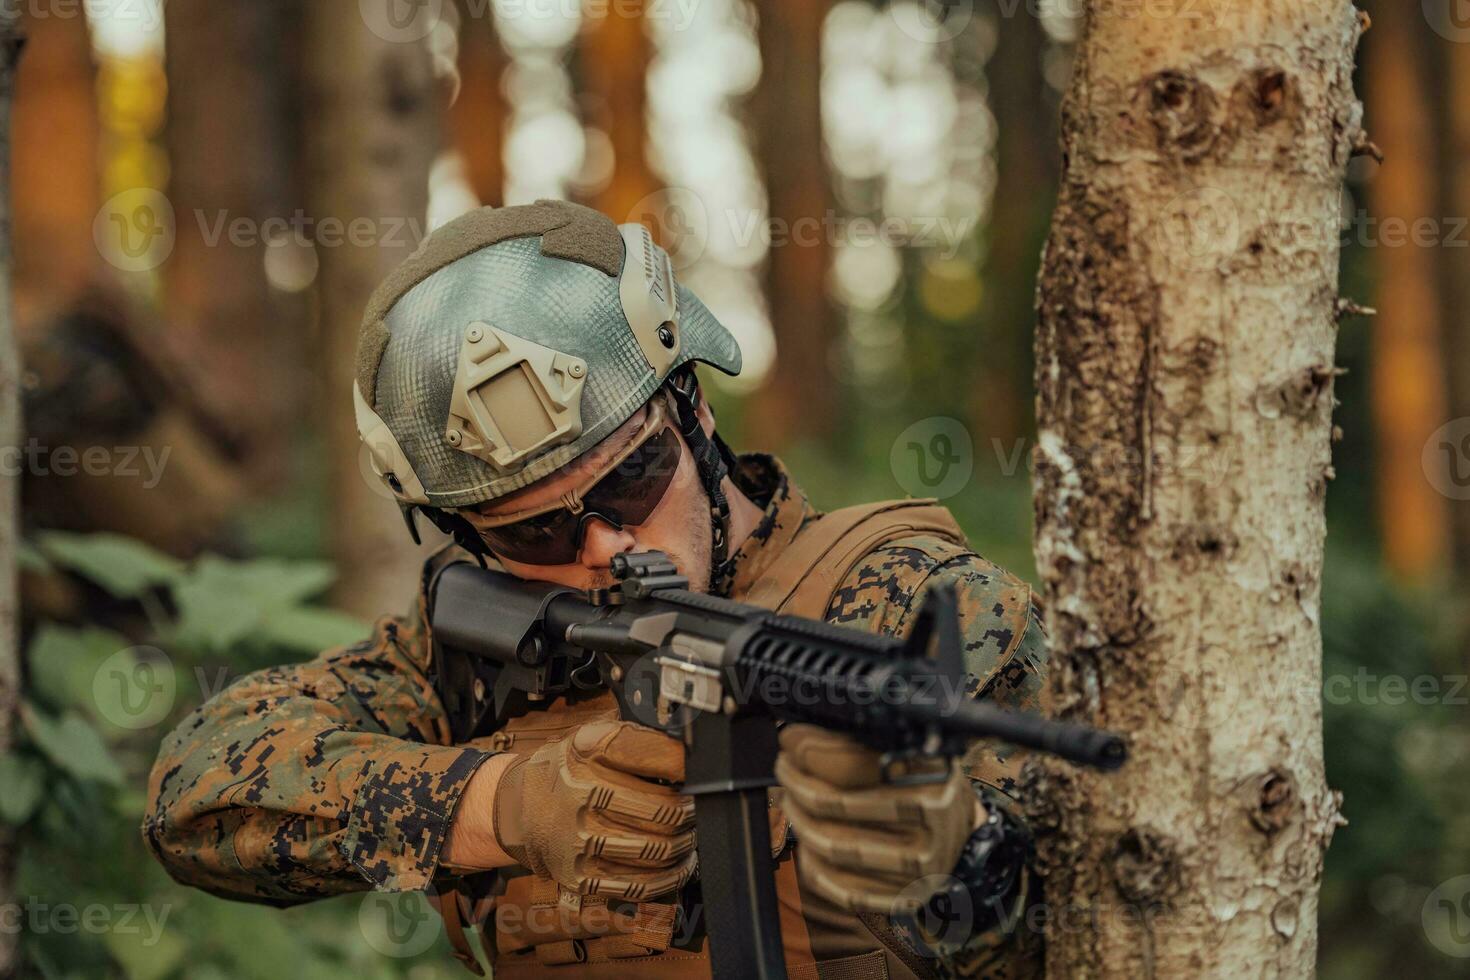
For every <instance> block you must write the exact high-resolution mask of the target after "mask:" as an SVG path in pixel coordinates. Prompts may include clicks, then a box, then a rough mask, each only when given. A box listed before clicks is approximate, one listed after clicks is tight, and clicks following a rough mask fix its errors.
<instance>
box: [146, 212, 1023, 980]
mask: <svg viewBox="0 0 1470 980" xmlns="http://www.w3.org/2000/svg"><path fill="white" fill-rule="evenodd" d="M696 361H700V362H704V363H706V364H708V365H711V366H713V367H715V368H717V369H719V370H721V371H724V372H726V373H728V374H735V373H738V371H739V370H740V351H739V348H738V347H737V345H736V344H735V342H734V339H733V338H732V337H731V336H730V334H729V333H728V332H727V331H726V330H725V329H724V328H723V327H722V326H721V325H720V323H719V322H718V321H717V320H716V319H715V317H714V316H713V315H712V314H711V313H710V311H709V310H708V309H706V308H705V306H704V305H703V304H702V303H700V301H699V300H698V299H697V298H696V297H695V296H694V295H693V293H691V292H690V291H689V290H688V289H687V288H686V287H684V286H683V285H680V284H678V283H677V282H676V281H675V279H674V275H673V270H672V268H671V266H670V263H669V260H668V256H667V255H666V254H665V253H664V252H663V250H662V249H660V248H659V247H658V246H657V245H655V244H654V243H653V241H652V240H651V238H650V237H649V235H648V233H647V231H645V230H644V229H643V228H642V227H641V226H639V225H623V226H621V227H619V226H616V225H614V224H613V222H611V221H610V220H608V219H607V218H605V217H604V216H602V215H600V214H597V213H596V212H593V211H590V210H588V209H586V208H583V207H580V206H577V205H573V204H567V203H564V202H558V201H540V202H537V203H536V204H533V205H528V206H522V207H508V208H502V209H489V208H486V209H482V210H479V211H476V212H473V213H471V214H468V215H465V216H464V217H462V218H460V219H458V220H456V221H454V222H451V223H450V224H448V225H446V226H444V227H443V228H441V229H439V230H438V231H436V232H435V233H434V234H433V235H432V236H430V237H429V238H428V239H427V240H426V241H425V243H424V244H423V246H422V247H421V248H420V249H419V250H418V251H417V252H416V253H415V254H414V255H413V256H412V257H410V258H409V259H408V260H407V261H406V262H405V263H404V264H403V265H402V266H401V267H400V268H399V269H397V270H396V271H395V272H394V273H393V274H392V275H391V276H390V277H389V278H388V279H387V281H386V282H384V283H383V285H382V286H381V287H380V288H379V289H378V291H377V292H376V294H375V295H374V296H373V298H372V300H371V301H370V303H369V304H368V309H367V312H366V316H365V318H364V325H363V331H362V338H361V342H360V346H359V352H358V372H357V383H356V386H355V391H354V393H353V394H354V402H355V406H356V412H357V422H358V427H359V431H360V432H361V435H362V438H363V440H364V442H365V444H366V446H367V447H368V450H369V452H370V453H371V457H372V460H373V466H374V469H375V470H376V472H377V473H378V475H379V476H380V477H381V478H382V480H383V481H384V483H385V484H386V486H387V487H388V488H389V489H390V490H391V491H392V493H393V495H394V496H395V498H396V499H397V501H398V502H399V504H400V506H401V507H402V509H403V512H404V514H405V517H406V519H407V521H408V523H409V527H410V530H413V529H414V517H415V515H416V514H421V515H423V516H424V517H426V518H427V519H428V520H430V521H432V522H433V523H434V524H435V525H437V526H438V527H439V528H440V529H442V530H444V531H446V532H447V533H449V534H450V535H452V536H453V537H454V539H455V544H454V545H452V546H450V547H449V548H447V549H445V550H444V551H442V552H441V553H440V554H438V555H436V556H435V558H433V559H431V560H430V561H429V562H428V564H427V566H426V569H425V573H424V578H423V580H422V582H421V583H420V594H419V602H418V608H417V610H416V613H415V614H414V615H412V616H410V617H408V618H406V619H402V618H384V619H381V620H379V622H378V623H377V624H376V626H375V629H374V634H373V636H372V638H371V639H369V640H366V641H364V642H362V643H359V644H357V645H356V646H352V647H348V648H346V649H341V650H335V651H330V652H328V653H326V654H323V655H322V656H321V657H319V658H318V659H316V660H314V661H311V662H309V663H305V664H299V665H295V666H290V667H280V668H274V669H271V670H267V671H263V672H261V673H259V674H255V675H252V676H250V677H248V678H245V679H243V680H242V681H241V682H240V683H237V684H236V685H234V686H232V687H231V688H230V689H228V690H226V691H225V692H222V693H221V694H220V695H219V696H217V697H216V698H214V699H213V700H211V701H210V702H208V703H207V704H205V705H203V706H202V707H201V708H199V709H197V710H196V711H195V712H194V713H193V714H191V715H190V716H189V717H188V718H187V719H186V720H185V721H184V722H183V723H182V724H181V725H180V726H179V728H178V729H177V730H176V731H175V732H173V733H172V734H171V735H170V736H169V737H168V738H167V739H166V740H165V741H164V743H163V746H162V749H161V752H160V755H159V759H158V762H157V764H156V765H155V767H154V770H153V775H152V779H151V783H150V792H149V797H150V807H149V811H148V813H147V816H146V818H145V822H144V826H143V833H144V836H145V838H146V840H147V842H148V844H149V846H150V847H151V848H152V850H153V852H154V853H155V854H157V856H158V858H159V860H160V861H162V862H163V864H164V865H165V867H167V868H168V870H169V872H170V873H171V874H172V875H173V876H174V877H175V878H177V879H178V880H180V881H182V882H184V883H187V884H190V885H194V886H197V887H199V888H202V889H205V890H206V891H209V892H212V893H215V894H218V895H223V896H227V897H231V898H241V899H247V900H253V901H261V902H267V903H271V904H276V905H289V904H294V903H297V902H302V901H307V900H310V899H314V898H319V897H322V896H328V895H336V894H341V893H344V892H351V891H360V890H365V889H369V888H377V889H384V890H389V891H406V890H415V889H424V890H427V891H428V892H429V893H430V895H431V896H432V897H433V899H434V900H435V902H436V906H437V907H438V908H439V910H440V912H441V913H442V914H443V915H444V917H445V922H446V927H447V933H448V936H449V939H450V941H451V944H452V945H453V946H454V948H455V951H456V955H457V956H459V957H460V959H461V960H462V961H464V962H465V963H466V965H467V966H469V967H470V968H471V969H473V970H474V971H475V972H479V971H480V968H479V965H478V964H477V963H476V960H475V957H474V955H473V953H472V952H471V950H470V948H469V945H468V943H467V941H466V932H465V927H466V926H467V925H474V926H479V927H480V934H481V941H482V943H484V946H485V952H486V955H487V956H488V958H489V959H490V961H491V962H492V964H493V970H494V975H495V976H496V978H497V980H515V978H518V977H533V976H534V977H550V978H566V980H590V978H605V977H624V976H631V975H640V976H646V977H658V978H662V977H681V978H682V977H704V976H708V975H709V970H710V966H709V961H708V954H707V948H708V946H707V941H706V940H707V937H706V936H705V935H704V933H703V931H702V927H701V925H700V916H699V901H698V879H697V873H696V872H697V869H696V866H695V854H694V830H695V828H694V822H693V807H692V804H691V802H690V800H689V799H688V798H687V797H684V796H682V795H681V794H680V793H679V792H678V790H677V788H676V787H677V785H678V783H679V782H680V780H681V779H682V776H683V758H684V756H683V746H682V745H681V744H680V743H678V742H676V741H674V740H672V739H670V738H669V737H667V736H665V735H663V734H661V733H659V732H655V731H653V730H651V729H646V728H641V727H639V726H637V725H635V724H632V723H629V722H624V721H619V720H618V717H617V710H616V706H615V704H614V703H613V700H612V698H611V696H610V694H609V693H608V692H606V691H600V692H593V693H590V694H588V695H586V696H581V697H575V698H569V697H558V698H556V699H554V700H552V701H549V702H542V703H536V702H531V701H522V702H520V703H518V704H514V705H512V706H511V707H510V708H509V709H508V710H506V711H503V712H500V713H499V714H496V713H494V712H488V711H486V710H485V704H484V702H485V700H486V699H485V692H484V690H483V688H482V687H480V686H475V687H474V688H473V690H470V691H467V690H464V688H465V687H469V686H471V685H472V681H471V680H470V679H471V678H473V672H472V671H469V670H467V669H466V667H465V665H464V664H456V663H453V662H449V661H452V659H453V658H452V657H451V656H450V655H448V654H444V653H442V652H437V651H436V648H435V646H434V644H433V637H432V635H431V630H430V628H429V625H428V624H429V617H428V615H427V610H426V608H425V604H426V602H427V595H428V592H427V584H428V582H429V581H430V578H431V577H432V575H433V574H434V573H435V572H436V570H438V569H440V568H442V567H444V565H445V564H446V563H448V562H451V561H455V560H466V559H467V557H468V555H475V556H479V558H480V559H481V560H485V561H489V562H494V563H496V564H498V565H499V566H500V567H501V568H503V569H504V570H506V571H508V572H510V573H512V574H513V575H515V576H518V577H521V578H525V579H535V580H541V581H548V582H554V583H558V584H562V585H567V586H571V587H574V588H579V589H587V588H597V587H605V586H607V585H609V584H610V583H611V581H612V578H611V574H610V571H609V565H610V562H611V559H612V557H613V556H614V555H616V554H619V553H622V552H627V551H643V550H655V549H656V550H659V551H663V552H665V553H667V554H668V555H670V556H672V557H673V558H674V560H675V562H676V563H677V564H678V566H679V568H680V570H681V571H682V572H683V573H684V574H685V575H686V576H687V577H688V578H689V579H690V581H691V582H694V583H698V584H697V585H696V586H695V587H698V588H704V589H707V590H708V591H710V592H712V593H716V594H722V595H727V596H730V597H733V598H735V599H740V600H743V601H747V602H753V603H757V604H761V605H767V606H770V607H772V608H780V609H782V610H784V611H787V612H793V613H798V614H802V615H807V616H812V617H818V618H824V619H826V620H827V621H829V622H833V623H840V624H845V625H848V626H853V627H857V628H860V629H865V630H869V631H872V632H875V633H885V634H894V635H903V634H905V633H906V631H907V630H908V629H909V628H910V627H911V626H912V623H913V618H914V615H915V613H916V611H917V610H918V608H919V606H920V604H921V603H922V601H923V599H924V596H925V594H926V592H927V591H928V590H929V589H931V588H933V587H935V586H936V585H937V584H939V583H944V584H946V585H951V586H953V587H954V588H955V589H956V592H957V596H958V599H959V605H960V616H961V628H962V631H963V635H964V639H965V656H966V669H967V685H968V687H967V691H968V693H970V694H973V696H975V697H984V698H990V699H993V700H994V701H996V702H998V703H1000V704H1003V705H1005V706H1008V707H1014V708H1035V707H1036V706H1037V701H1038V698H1039V694H1040V691H1041V689H1042V675H1043V672H1044V664H1045V656H1046V646H1045V639H1044V637H1043V634H1042V632H1041V627H1040V624H1039V619H1038V616H1037V611H1036V607H1035V605H1034V603H1033V601H1032V597H1031V592H1030V590H1029V589H1028V588H1027V586H1026V585H1024V584H1023V583H1021V582H1020V581H1019V580H1017V579H1016V578H1014V577H1012V576H1011V575H1009V574H1007V573H1006V572H1004V571H1002V570H1001V569H999V568H997V567H996V566H995V565H992V564H991V563H989V562H987V561H986V560H985V559H983V558H981V557H980V556H978V555H976V554H975V553H974V552H973V551H971V550H970V549H969V548H968V547H967V545H966V543H965V541H964V538H963V535H962V534H961V533H960V531H959V529H958V528H957V527H956V526H955V524H954V522H953V520H952V519H951V518H950V517H949V516H948V514H947V512H945V511H943V510H942V509H941V508H938V507H935V506H923V505H924V504H926V503H927V502H917V503H915V502H907V501H898V502H892V503H888V504H879V505H871V506H866V507H857V508H848V509H846V510H843V511H837V512H834V513H832V514H828V515H822V514H819V513H818V512H817V511H816V510H815V509H814V508H813V507H812V505H811V504H810V503H809V502H808V501H807V499H806V497H805V496H804V495H803V494H802V492H801V490H800V489H799V488H798V487H797V486H796V485H795V483H793V482H792V480H791V478H790V477H789V475H788V474H787V473H786V471H785V469H784V468H783V467H782V466H781V464H780V463H779V462H778V461H777V460H775V459H774V458H772V457H770V456H765V455H759V454H748V455H742V456H739V457H736V456H735V455H734V454H732V453H731V452H730V450H729V449H728V447H727V446H726V445H725V443H724V442H723V440H721V439H720V437H719V436H718V435H716V434H715V427H714V417H713V414H712V412H711V410H710V406H709V403H708V402H707V401H706V400H705V399H704V398H703V396H702V395H701V393H700V391H699V387H698V384H697V382H696V379H695V374H694V369H693V365H694V362H696ZM415 537H417V534H416V533H415ZM467 553H468V555H467ZM441 661H444V662H441ZM780 743H781V752H780V756H779V758H778V761H777V773H776V774H777V777H778V781H779V784H780V786H779V789H777V790H774V791H773V794H772V797H773V805H772V808H771V824H772V841H773V851H774V857H775V858H776V862H775V867H776V871H775V874H776V884H777V892H778V897H779V901H780V905H781V926H782V933H783V937H784V942H785V949H784V955H785V959H786V963H787V968H788V971H789V973H790V975H791V976H792V977H803V978H805V977H809V978H826V977H843V978H849V977H850V978H870V977H871V978H882V977H915V976H936V975H941V974H944V973H960V974H963V975H987V976H1019V975H1031V974H1033V973H1035V972H1036V971H1037V970H1038V964H1039V962H1040V942H1039V939H1038V938H1037V936H1036V933H1035V931H1034V930H1032V929H1027V928H1026V927H1025V924H1024V922H1023V921H1022V920H1023V919H1024V918H1025V916H1024V912H1025V910H1026V908H1027V907H1028V904H1029V903H1031V902H1034V901H1036V900H1037V898H1038V895H1039V885H1038V883H1037V881H1036V880H1035V878H1034V874H1033V872H1032V871H1031V869H1030V866H1029V855H1030V848H1029V838H1028V837H1027V834H1026V829H1025V825H1024V822H1023V821H1022V820H1021V818H1020V817H1019V816H1017V814H1016V812H1015V808H1014V806H1013V805H1012V804H1011V802H1010V800H1009V799H1008V794H1009V793H1010V792H1011V791H1013V789H1014V780H1015V777H1016V775H1017V772H1018V767H1019V755H1018V754H1015V753H1008V752H1007V751H1006V750H1005V749H1004V748H1003V747H1000V746H996V745H977V746H976V747H975V749H974V750H973V751H972V752H971V753H969V755H967V756H966V757H965V759H964V760H963V763H964V764H963V766H961V767H959V768H957V769H956V771H955V772H954V773H952V774H951V776H950V778H949V779H948V781H941V782H937V783H935V782H929V783H926V784H923V785H891V784H886V783H883V782H882V781H881V780H880V778H879V765H878V760H877V758H876V756H875V755H874V754H873V753H872V752H870V751H868V750H867V749H865V748H864V747H862V746H860V745H858V744H857V743H855V742H851V741H849V740H847V739H845V738H843V737H840V736H837V735H834V734H831V733H828V732H825V731H823V730H821V729H816V728H811V727H808V726H788V727H787V728H785V729H784V730H783V731H782V732H781V736H780ZM936 889H939V890H940V891H941V892H942V893H943V895H944V901H945V903H946V906H945V907H947V908H949V909H950V910H951V911H954V913H955V914H954V918H955V919H956V922H957V923H958V925H956V922H951V923H948V924H947V926H946V924H945V923H942V922H941V923H940V926H942V927H944V928H941V929H939V930H937V931H939V932H943V933H944V934H943V935H935V933H936V929H935V928H934V927H933V923H932V921H930V920H926V919H925V917H924V916H923V915H922V914H921V915H918V916H917V917H915V916H914V913H915V912H916V910H919V911H922V910H921V909H920V906H921V905H922V903H925V902H926V901H928V899H929V897H930V895H931V894H933V893H934V892H935V890H936ZM956 910H958V911H956ZM926 921H929V922H930V928H929V929H927V930H926V929H924V928H921V927H920V926H922V924H924V923H925V922H926Z"/></svg>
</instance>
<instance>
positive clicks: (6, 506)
mask: <svg viewBox="0 0 1470 980" xmlns="http://www.w3.org/2000/svg"><path fill="white" fill-rule="evenodd" d="M21 43H22V41H21V23H20V8H19V7H18V6H14V5H6V6H4V7H0V446H19V445H20V442H21V417H20V376H21V372H20V352H19V347H18V344H17V341H16V337H15V330H14V325H13V318H12V316H11V304H10V266H11V258H10V106H11V99H12V96H13V93H14V88H15V85H14V83H15V66H16V62H17V61H18V60H19V59H20V49H21ZM19 490H20V478H19V476H17V475H9V474H0V756H3V755H5V754H6V753H8V752H9V751H10V749H11V746H12V744H13V742H14V738H15V717H16V708H17V706H18V705H19V704H20V598H19V589H18V583H17V577H18V576H17V572H16V558H15V554H16V549H17V546H18V544H19V542H20V497H19ZM14 847H15V838H14V834H13V832H12V831H11V830H10V829H9V828H8V827H3V826H0V909H3V908H10V907H11V906H12V905H13V903H14V898H13V896H12V895H11V890H12V889H13V888H14V885H15V857H16V856H15V850H14ZM19 972H20V936H19V934H18V933H17V931H16V930H14V929H0V977H10V976H13V975H16V974H18V973H19Z"/></svg>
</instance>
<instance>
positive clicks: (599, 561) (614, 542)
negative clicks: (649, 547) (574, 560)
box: [578, 517, 635, 569]
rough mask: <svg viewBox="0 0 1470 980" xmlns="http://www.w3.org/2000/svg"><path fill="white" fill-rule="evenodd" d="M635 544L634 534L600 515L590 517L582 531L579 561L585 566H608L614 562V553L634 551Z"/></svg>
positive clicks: (597, 567) (598, 567)
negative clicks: (620, 528)
mask: <svg viewBox="0 0 1470 980" xmlns="http://www.w3.org/2000/svg"><path fill="white" fill-rule="evenodd" d="M634 544H635V541H634V539H633V535H631V534H629V533H628V532H627V531H619V530H618V529H617V528H615V527H613V526H612V525H611V524H609V523H608V522H607V521H604V520H603V519H602V518H600V517H590V518H588V519H587V526H586V528H585V529H584V530H583V532H582V551H581V553H580V554H579V555H578V561H580V562H581V563H582V566H583V567H584V568H591V569H603V568H607V567H608V566H609V565H611V564H612V558H613V555H621V554H622V553H623V552H625V551H632V550H633V546H634Z"/></svg>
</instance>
